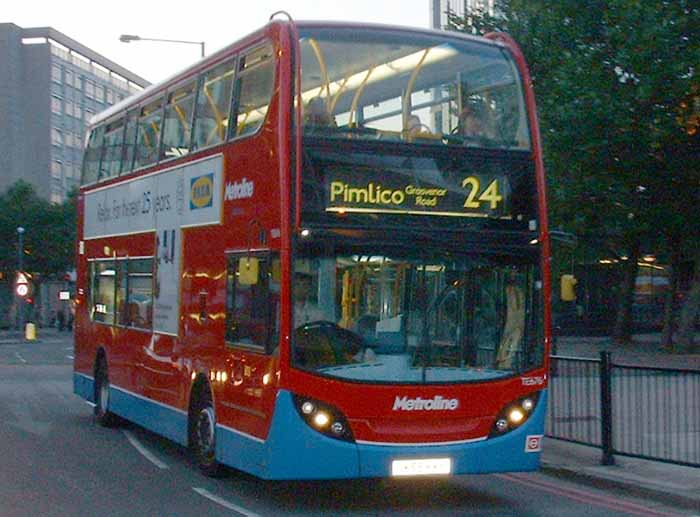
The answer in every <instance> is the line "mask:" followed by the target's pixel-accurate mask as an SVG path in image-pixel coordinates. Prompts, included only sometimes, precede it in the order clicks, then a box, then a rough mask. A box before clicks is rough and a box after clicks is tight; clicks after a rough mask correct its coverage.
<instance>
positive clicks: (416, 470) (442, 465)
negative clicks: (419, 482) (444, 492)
mask: <svg viewBox="0 0 700 517" xmlns="http://www.w3.org/2000/svg"><path fill="white" fill-rule="evenodd" d="M451 473H452V460H451V459H450V458H425V459H420V460H393V461H392V462H391V475H392V476H432V475H436V474H451Z"/></svg>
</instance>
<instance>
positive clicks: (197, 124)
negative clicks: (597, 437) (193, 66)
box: [192, 60, 235, 150]
mask: <svg viewBox="0 0 700 517" xmlns="http://www.w3.org/2000/svg"><path fill="white" fill-rule="evenodd" d="M234 70H235V60H231V61H227V62H226V63H224V64H222V65H219V66H217V67H216V68H214V69H212V70H209V71H207V72H205V73H204V75H203V76H202V77H201V85H200V87H199V93H198V94H197V108H196V118H195V121H194V138H193V140H192V149H193V150H194V149H203V148H205V147H209V146H212V145H216V144H219V143H221V142H223V141H224V139H225V138H226V128H227V126H228V118H229V106H230V105H231V94H232V92H233V75H234Z"/></svg>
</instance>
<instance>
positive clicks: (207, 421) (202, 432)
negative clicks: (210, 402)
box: [197, 407, 216, 455]
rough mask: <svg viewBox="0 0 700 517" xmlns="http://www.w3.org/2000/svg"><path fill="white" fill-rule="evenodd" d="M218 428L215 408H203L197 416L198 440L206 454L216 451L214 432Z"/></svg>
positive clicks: (201, 449) (200, 447)
mask: <svg viewBox="0 0 700 517" xmlns="http://www.w3.org/2000/svg"><path fill="white" fill-rule="evenodd" d="M215 429H216V419H215V416H214V409H213V408H211V407H206V408H203V409H202V410H201V411H200V412H199V417H198V418H197V442H198V445H199V449H200V451H202V453H203V454H204V455H209V454H212V453H213V452H214V433H215Z"/></svg>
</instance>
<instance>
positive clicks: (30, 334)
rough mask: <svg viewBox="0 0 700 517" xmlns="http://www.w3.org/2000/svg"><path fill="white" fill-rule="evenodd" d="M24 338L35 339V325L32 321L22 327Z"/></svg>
mask: <svg viewBox="0 0 700 517" xmlns="http://www.w3.org/2000/svg"><path fill="white" fill-rule="evenodd" d="M24 339H26V340H27V341H34V340H35V339H36V325H34V323H27V325H26V326H25V327H24Z"/></svg>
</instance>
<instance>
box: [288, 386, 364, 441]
mask: <svg viewBox="0 0 700 517" xmlns="http://www.w3.org/2000/svg"><path fill="white" fill-rule="evenodd" d="M293 398H294V405H295V406H296V408H297V411H298V412H299V415H300V416H301V417H302V418H303V419H304V421H305V422H306V423H307V425H308V426H309V427H311V428H312V429H314V430H315V431H318V432H319V433H321V434H323V435H325V436H328V437H329V438H335V439H336V440H344V441H347V442H354V441H355V438H354V437H353V434H352V430H351V429H350V425H348V421H347V419H346V418H345V416H344V415H343V414H342V413H341V412H340V411H339V410H338V409H336V408H335V407H333V406H331V405H330V404H326V403H325V402H321V401H319V400H316V399H312V398H309V397H303V396H301V395H293Z"/></svg>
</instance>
